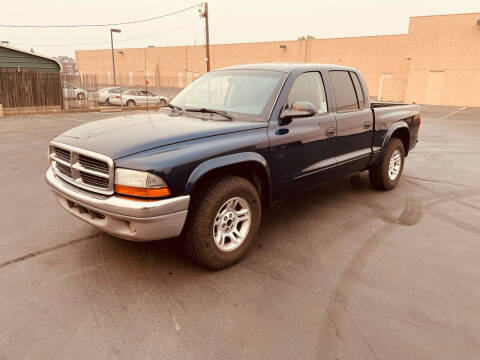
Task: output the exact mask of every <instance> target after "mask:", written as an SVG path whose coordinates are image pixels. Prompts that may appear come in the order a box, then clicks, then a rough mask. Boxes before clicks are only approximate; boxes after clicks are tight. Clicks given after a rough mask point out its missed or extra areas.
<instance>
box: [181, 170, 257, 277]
mask: <svg viewBox="0 0 480 360" xmlns="http://www.w3.org/2000/svg"><path fill="white" fill-rule="evenodd" d="M260 217H261V204H260V198H259V195H258V192H257V190H256V188H255V186H253V184H252V183H251V182H250V181H248V180H246V179H244V178H241V177H237V176H226V177H223V178H220V179H217V180H212V182H211V183H210V184H208V185H205V186H204V187H203V188H202V189H200V190H199V191H197V192H196V194H195V195H194V197H193V198H192V204H191V206H190V210H189V214H188V218H187V223H186V224H185V229H184V233H183V242H184V243H183V246H184V251H185V252H186V254H187V255H188V256H189V257H190V258H192V259H193V260H194V261H196V262H198V263H200V264H202V265H204V266H205V267H207V268H210V269H215V270H217V269H223V268H225V267H228V266H231V265H233V264H235V263H237V262H238V261H239V260H241V259H242V258H243V257H244V256H245V255H246V254H247V252H248V250H249V249H250V248H251V246H252V244H253V243H254V240H255V237H256V235H257V232H258V228H259V226H260Z"/></svg>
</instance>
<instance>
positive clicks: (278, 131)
mask: <svg viewBox="0 0 480 360" xmlns="http://www.w3.org/2000/svg"><path fill="white" fill-rule="evenodd" d="M297 101H308V102H310V103H312V105H313V106H314V108H315V110H316V113H315V115H313V116H309V117H301V118H293V119H291V120H288V121H285V120H282V119H271V121H270V125H269V128H268V136H269V139H270V164H271V169H270V170H271V173H272V181H273V189H274V193H273V194H272V197H273V199H274V200H275V199H278V198H281V197H283V196H287V195H289V194H292V193H294V192H297V191H303V190H307V189H309V188H311V187H313V186H315V185H317V184H318V183H319V182H320V181H321V180H323V179H325V178H326V177H329V176H331V174H332V171H334V165H335V133H336V123H335V114H334V113H333V112H330V111H329V109H328V108H327V100H326V95H325V87H324V83H323V79H322V76H321V74H320V73H319V72H306V73H302V74H300V75H298V77H297V78H296V79H295V81H294V82H293V84H292V87H291V89H290V92H289V95H288V97H287V101H286V104H285V106H284V109H287V108H290V107H291V106H292V104H293V103H294V102H297Z"/></svg>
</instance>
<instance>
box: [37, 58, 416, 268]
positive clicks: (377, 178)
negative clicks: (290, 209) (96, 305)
mask: <svg viewBox="0 0 480 360" xmlns="http://www.w3.org/2000/svg"><path fill="white" fill-rule="evenodd" d="M420 120H421V118H420V114H419V106H417V105H408V104H393V103H370V101H369V97H368V92H367V88H366V86H365V82H364V80H363V77H362V75H361V74H360V72H359V71H357V70H356V69H353V68H350V67H345V66H336V65H321V64H255V65H242V66H235V67H229V68H224V69H220V70H216V71H213V72H210V73H207V74H205V75H203V76H202V77H201V78H199V79H197V80H196V81H194V82H193V83H191V84H190V85H189V86H187V87H186V88H185V89H184V90H182V91H181V92H180V93H179V94H178V95H177V96H176V97H175V98H174V99H173V100H172V101H171V103H170V104H169V107H166V108H164V109H161V110H159V111H158V112H156V113H147V114H142V115H134V116H131V117H128V118H121V117H116V118H111V119H106V120H100V121H94V122H90V123H87V124H84V125H81V126H79V127H76V128H73V129H71V130H68V131H66V132H65V133H63V134H61V135H60V136H58V137H57V138H55V139H54V140H53V141H52V142H51V144H50V146H49V159H50V164H51V166H50V167H49V168H48V170H47V172H46V181H47V183H48V184H49V185H50V187H51V188H52V190H53V193H54V194H55V197H56V199H57V200H58V202H59V203H60V205H61V206H62V207H63V208H64V209H66V210H67V211H68V212H70V213H71V214H73V215H75V216H77V217H78V218H80V219H82V220H84V221H86V222H87V223H89V224H91V225H93V226H96V227H98V228H99V229H101V230H103V231H105V232H107V233H110V234H113V235H115V236H117V237H120V238H124V239H129V240H135V241H150V240H159V239H164V238H172V237H179V239H180V240H181V241H182V243H183V248H184V249H185V251H186V253H187V254H188V255H189V256H190V257H192V258H193V259H194V260H196V261H197V262H199V263H201V264H203V265H205V266H206V267H209V268H212V269H220V268H224V267H227V266H230V265H232V264H234V263H235V262H237V261H239V260H240V259H241V258H242V257H243V256H245V254H246V253H247V251H248V249H249V248H251V247H252V244H253V242H254V239H255V237H256V235H257V232H258V230H259V225H260V218H261V213H262V209H265V208H266V207H268V205H269V203H271V202H272V201H275V200H278V199H280V198H282V197H285V196H289V195H292V194H295V193H297V192H300V191H305V190H308V189H311V188H313V187H315V186H317V185H318V184H319V183H320V182H322V181H326V180H330V179H333V178H337V177H341V176H344V175H346V174H349V173H353V172H360V171H364V170H368V171H369V176H370V180H371V183H372V185H373V186H374V187H375V188H377V189H382V190H388V189H392V188H393V187H394V186H395V185H397V183H398V181H399V180H400V176H401V174H402V169H403V165H404V158H405V157H406V156H407V155H408V153H409V152H410V151H411V150H412V148H413V147H414V146H415V144H416V143H417V136H418V131H419V126H420Z"/></svg>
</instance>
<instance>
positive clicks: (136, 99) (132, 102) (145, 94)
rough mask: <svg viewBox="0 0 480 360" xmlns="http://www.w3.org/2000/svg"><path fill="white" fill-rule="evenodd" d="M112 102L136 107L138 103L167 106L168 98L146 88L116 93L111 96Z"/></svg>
mask: <svg viewBox="0 0 480 360" xmlns="http://www.w3.org/2000/svg"><path fill="white" fill-rule="evenodd" d="M109 100H110V104H112V105H120V104H121V105H125V106H128V107H134V106H137V105H160V106H166V105H167V104H168V98H166V97H165V96H159V95H155V94H154V93H152V92H150V91H145V90H126V91H124V92H122V94H121V95H120V94H115V95H114V96H110V99H109Z"/></svg>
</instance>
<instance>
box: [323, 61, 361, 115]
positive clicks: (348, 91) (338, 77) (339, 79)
mask: <svg viewBox="0 0 480 360" xmlns="http://www.w3.org/2000/svg"><path fill="white" fill-rule="evenodd" d="M329 76H330V81H331V82H332V88H333V93H334V94H335V102H336V104H337V112H346V111H354V110H358V109H359V105H358V101H357V95H356V93H355V88H354V87H353V82H352V79H351V77H350V74H349V73H348V71H343V70H332V71H330V72H329Z"/></svg>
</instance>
